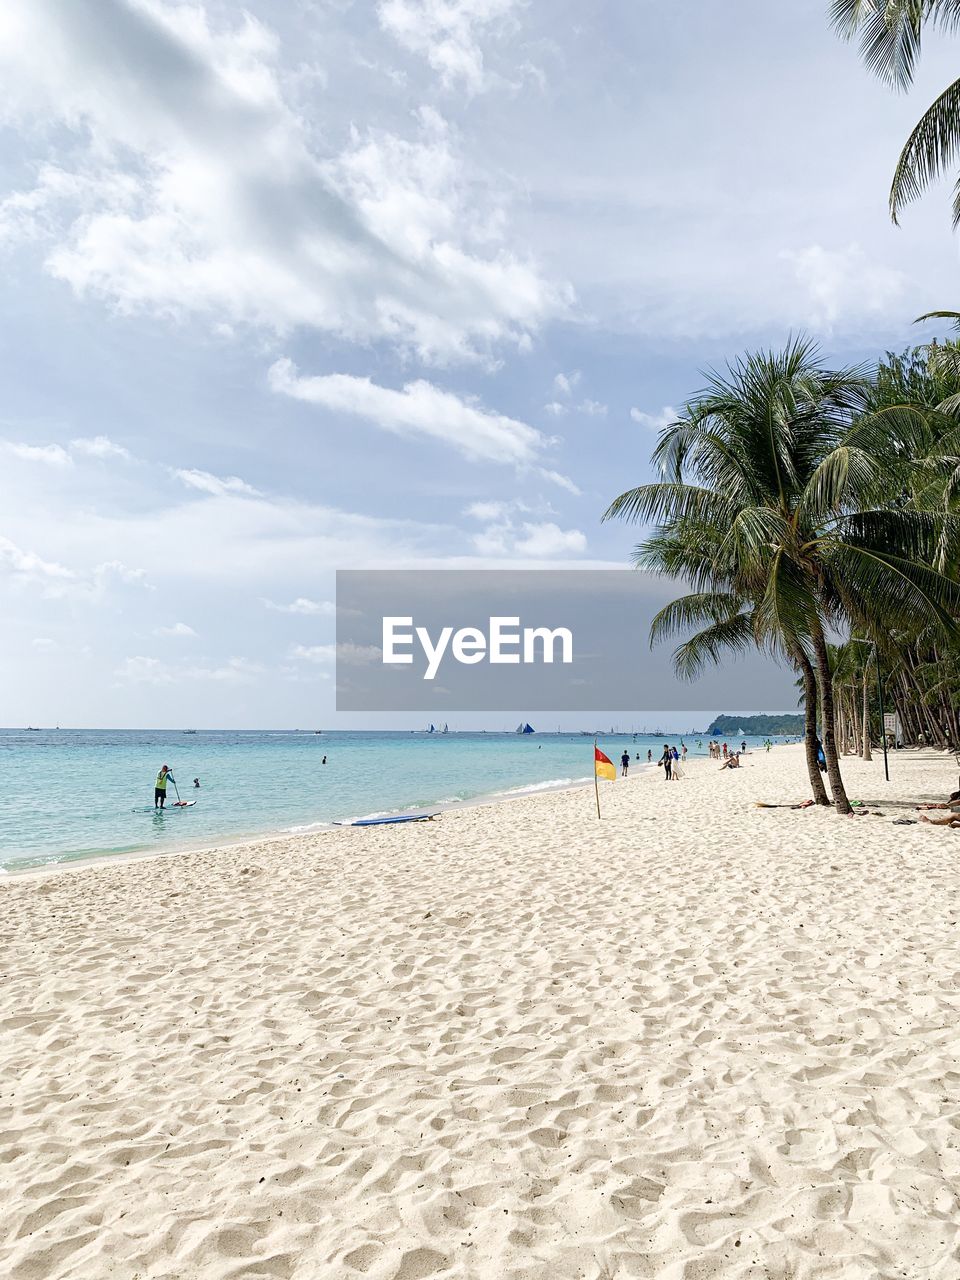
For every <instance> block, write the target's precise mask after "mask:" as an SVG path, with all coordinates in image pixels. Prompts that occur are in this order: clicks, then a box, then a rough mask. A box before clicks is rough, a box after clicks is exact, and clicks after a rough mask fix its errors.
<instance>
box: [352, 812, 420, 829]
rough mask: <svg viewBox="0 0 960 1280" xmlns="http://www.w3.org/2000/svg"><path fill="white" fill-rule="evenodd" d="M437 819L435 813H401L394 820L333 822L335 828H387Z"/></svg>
mask: <svg viewBox="0 0 960 1280" xmlns="http://www.w3.org/2000/svg"><path fill="white" fill-rule="evenodd" d="M437 817H439V810H438V811H437V813H401V814H398V815H397V816H396V817H395V818H358V819H357V820H356V822H335V823H334V824H333V825H334V826H335V827H388V826H391V825H392V824H393V823H395V822H428V821H429V820H430V819H431V818H437Z"/></svg>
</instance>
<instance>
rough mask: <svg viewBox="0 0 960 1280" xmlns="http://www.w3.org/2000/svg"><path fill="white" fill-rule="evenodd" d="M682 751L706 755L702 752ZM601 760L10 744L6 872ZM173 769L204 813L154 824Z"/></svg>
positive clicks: (615, 742) (536, 737)
mask: <svg viewBox="0 0 960 1280" xmlns="http://www.w3.org/2000/svg"><path fill="white" fill-rule="evenodd" d="M668 738H669V740H670V741H671V743H673V742H676V743H677V745H679V743H680V737H679V736H678V735H676V734H673V735H667V737H666V738H665V737H663V736H659V737H647V736H642V735H637V736H636V737H634V735H632V734H619V735H617V734H611V735H606V736H601V738H600V747H601V750H603V751H605V752H606V754H607V755H608V756H609V757H610V758H611V759H612V760H614V761H615V762H617V764H618V765H619V759H620V755H621V753H622V752H623V750H624V748H625V747H626V748H628V749H629V751H630V755H631V759H632V758H633V757H634V756H635V755H638V754H639V756H640V761H639V762H635V761H633V764H634V767H635V768H636V766H637V764H638V763H639V764H642V765H643V766H646V756H647V750H648V749H650V750H652V752H653V755H654V759H656V757H657V756H659V754H660V752H661V751H662V750H663V743H664V741H666V740H667V739H668ZM748 741H749V739H748ZM686 742H687V746H688V749H689V751H690V754H691V755H700V754H705V753H706V739H705V738H704V739H702V747H701V746H700V745H698V740H697V738H696V737H693V738H691V737H689V736H688V737H687V738H686ZM592 753H593V738H592V737H584V736H581V735H579V734H555V733H549V734H545V733H536V734H529V735H525V736H521V735H517V734H513V733H449V734H440V733H436V734H428V733H410V732H377V733H373V732H344V731H341V732H333V731H331V732H329V733H328V732H324V733H319V734H314V733H309V732H293V731H291V732H283V731H276V732H231V731H203V730H200V731H198V732H196V733H186V732H183V731H171V730H133V729H131V730H119V729H118V730H59V729H57V730H53V729H44V730H40V731H30V730H13V729H7V730H0V870H2V871H4V872H10V871H16V870H25V869H27V868H30V867H38V866H43V865H46V864H48V863H55V862H69V861H74V860H78V859H83V858H91V857H102V856H110V855H122V854H128V853H138V852H143V851H149V850H153V851H164V850H174V849H183V848H191V847H193V848H198V847H202V846H208V845H210V844H213V843H215V842H217V841H220V840H238V839H241V838H243V837H245V836H258V835H263V834H266V833H300V832H305V831H311V830H320V829H323V828H324V827H325V826H328V825H329V824H331V823H333V822H338V821H339V822H343V821H350V820H351V819H354V818H358V817H369V816H373V815H377V816H380V815H384V814H390V813H398V812H405V811H408V810H415V809H424V808H436V807H444V806H447V807H448V806H451V805H455V804H458V803H462V802H464V801H468V800H474V799H478V798H481V797H498V796H506V795H511V794H523V793H524V792H531V791H536V790H542V789H546V788H549V787H564V786H571V785H575V784H577V783H582V782H585V781H590V780H591V779H592V777H593V771H592V764H593V754H592ZM324 756H326V758H327V763H326V764H325V765H324V764H322V763H321V762H322V759H323V757H324ZM163 764H168V765H170V768H171V770H172V772H173V775H174V777H175V778H176V781H177V785H178V787H179V791H180V795H181V796H182V797H183V798H184V800H196V801H197V804H196V805H195V806H194V807H192V808H189V809H183V810H179V809H171V808H168V809H167V811H166V812H164V813H155V812H154V809H153V784H154V779H155V777H156V775H157V772H158V771H159V769H160V766H161V765H163ZM195 777H197V778H199V779H200V787H199V788H195V787H194V785H193V780H194V778H195ZM604 785H609V784H604ZM167 794H168V799H167V803H168V806H169V804H170V802H171V801H173V800H175V799H176V798H177V797H176V792H175V790H174V788H173V786H170V787H169V788H168V793H167Z"/></svg>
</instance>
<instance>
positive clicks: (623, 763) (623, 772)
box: [620, 751, 630, 778]
mask: <svg viewBox="0 0 960 1280" xmlns="http://www.w3.org/2000/svg"><path fill="white" fill-rule="evenodd" d="M629 768H630V752H629V751H624V753H623V755H622V756H621V757H620V777H621V778H625V777H626V776H627V770H628V769H629Z"/></svg>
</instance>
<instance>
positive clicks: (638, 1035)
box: [0, 748, 960, 1280]
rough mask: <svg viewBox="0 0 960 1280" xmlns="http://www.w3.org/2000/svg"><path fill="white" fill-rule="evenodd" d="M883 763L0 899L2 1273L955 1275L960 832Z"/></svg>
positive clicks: (758, 775)
mask: <svg viewBox="0 0 960 1280" xmlns="http://www.w3.org/2000/svg"><path fill="white" fill-rule="evenodd" d="M891 767H892V773H893V781H892V783H890V784H889V785H888V784H886V783H885V782H884V780H883V765H882V760H881V759H880V758H879V756H878V758H877V759H876V760H874V762H873V763H872V764H864V763H862V762H860V761H857V760H850V761H848V762H847V763H846V766H845V771H846V775H847V777H848V779H849V785H850V794H851V796H852V797H858V798H863V799H865V800H869V801H874V802H876V801H882V804H879V805H875V806H874V807H880V808H882V809H883V810H884V812H885V814H886V815H887V816H886V817H885V818H879V817H872V816H871V817H866V818H840V817H838V816H836V815H835V814H834V813H833V812H832V811H831V812H824V811H821V810H815V809H808V810H804V811H799V812H797V811H791V810H785V809H784V810H780V809H771V810H761V809H757V808H756V807H754V801H755V800H757V799H766V800H770V801H786V800H790V799H797V800H799V799H802V798H804V796H805V795H806V794H807V791H806V781H805V771H804V767H803V761H802V758H801V753H800V749H799V748H780V749H777V750H775V751H774V752H772V753H770V754H769V755H767V754H755V755H751V756H748V757H747V767H746V768H744V769H743V770H741V771H740V772H739V773H730V772H722V773H721V772H720V771H719V769H718V767H717V765H715V764H714V763H712V762H697V763H692V764H691V766H690V767H689V769H688V771H687V777H686V778H685V779H684V780H683V781H681V782H679V783H676V784H670V785H669V786H668V785H667V784H665V783H664V782H663V781H662V777H661V775H660V773H659V771H658V770H655V771H654V772H652V773H650V774H645V775H643V776H639V777H637V778H631V779H630V780H629V781H628V782H626V783H621V782H617V783H614V784H604V786H603V788H602V791H601V798H602V802H603V807H604V816H603V820H602V821H600V822H598V821H597V818H596V814H595V811H594V807H593V805H594V798H593V791H592V788H591V789H588V790H581V791H568V792H563V793H559V794H550V795H538V796H534V797H530V798H526V799H521V800H515V801H512V802H509V803H503V804H499V805H495V806H489V807H476V808H471V809H463V810H460V811H456V812H451V813H447V814H444V816H443V817H442V818H441V819H440V820H438V821H436V822H433V823H428V824H422V825H420V824H417V825H410V826H406V827H395V828H374V829H367V830H360V829H353V830H344V831H341V832H333V833H324V834H320V835H315V836H311V837H302V838H296V839H290V840H285V841H277V842H270V843H267V842H264V843H259V844H250V845H247V846H243V847H234V848H230V849H224V850H219V851H217V850H213V851H209V852H201V853H190V854H183V855H178V856H166V857H159V858H152V859H149V860H142V861H136V862H125V863H124V862H118V863H114V864H110V865H106V864H103V865H98V866H88V867H84V868H80V869H72V870H64V871H60V872H55V873H53V874H46V875H31V876H29V877H14V876H10V877H7V878H6V880H5V881H4V882H3V883H2V884H0V949H2V960H3V965H2V973H3V981H2V987H0V1194H2V1204H3V1208H4V1213H3V1219H2V1223H0V1274H2V1275H3V1276H5V1277H10V1280H55V1278H59V1277H75V1278H77V1280H81V1278H82V1280H101V1278H105V1280H106V1278H116V1280H134V1277H136V1278H137V1280H154V1278H155V1277H178V1278H184V1280H185V1278H188V1277H204V1278H207V1277H209V1278H210V1280H220V1278H226V1277H244V1278H246V1280H254V1278H255V1277H258V1278H260V1277H262V1278H263V1280H266V1278H268V1277H269V1278H273V1277H283V1278H285V1280H318V1278H325V1277H338V1278H339V1277H345V1278H350V1277H359V1276H365V1277H369V1278H370V1280H416V1278H418V1277H426V1276H437V1277H478V1278H480V1277H482V1278H484V1280H488V1278H489V1280H500V1278H502V1277H517V1278H519V1277H533V1278H536V1280H567V1278H568V1277H569V1278H570V1280H573V1278H574V1277H580V1278H583V1280H601V1278H603V1277H634V1276H636V1277H662V1278H663V1280H679V1278H681V1277H682V1278H683V1280H707V1278H708V1277H725V1278H726V1277H738V1278H741V1277H742V1278H746V1277H750V1278H751V1280H753V1278H759V1277H776V1278H778V1280H779V1278H781V1277H782V1278H787V1277H789V1278H792V1280H814V1278H816V1280H877V1278H880V1280H887V1278H888V1277H889V1278H890V1280H892V1278H893V1277H898V1278H902V1277H909V1278H911V1280H912V1278H917V1280H919V1278H920V1277H923V1280H956V1278H957V1277H960V1261H958V1256H960V1255H958V1247H960V1233H958V1225H960V1209H958V1201H957V1193H958V1189H960V1020H958V1009H960V950H958V946H957V940H958V937H960V870H958V868H960V833H957V832H953V831H949V830H934V829H930V828H925V827H922V826H909V827H908V826H904V827H900V826H894V825H892V821H891V819H892V818H893V817H894V816H896V815H897V814H900V813H908V812H910V811H909V809H906V808H904V807H902V806H903V804H904V802H905V801H906V800H908V799H925V798H932V799H940V798H942V797H943V796H944V794H945V793H946V792H948V791H949V790H951V789H953V788H954V787H955V786H956V783H957V770H956V765H955V764H954V762H953V760H952V759H950V758H944V757H936V758H934V757H933V756H932V755H930V754H928V755H926V756H923V755H920V754H919V753H916V752H909V753H900V754H898V755H896V756H894V757H893V758H892V765H891ZM897 802H899V803H897ZM914 816H915V815H914Z"/></svg>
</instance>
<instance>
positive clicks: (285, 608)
mask: <svg viewBox="0 0 960 1280" xmlns="http://www.w3.org/2000/svg"><path fill="white" fill-rule="evenodd" d="M262 603H263V606H264V608H265V609H272V610H274V612H276V613H299V614H303V615H305V616H308V617H323V618H333V617H335V616H336V612H337V606H336V605H335V604H334V603H333V601H332V600H308V599H307V598H306V597H305V596H297V598H296V600H291V602H290V603H289V604H275V603H274V602H273V601H272V600H264V601H262Z"/></svg>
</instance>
